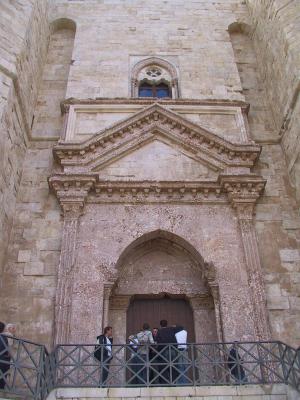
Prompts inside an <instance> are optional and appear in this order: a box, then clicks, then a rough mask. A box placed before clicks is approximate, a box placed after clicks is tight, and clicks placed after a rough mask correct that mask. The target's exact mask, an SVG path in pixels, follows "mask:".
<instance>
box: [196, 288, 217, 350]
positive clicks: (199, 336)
mask: <svg viewBox="0 0 300 400" xmlns="http://www.w3.org/2000/svg"><path fill="white" fill-rule="evenodd" d="M189 300H190V304H191V307H192V310H193V315H194V325H195V340H196V343H203V342H215V341H216V340H217V336H216V333H217V330H218V329H217V327H216V319H215V313H214V311H215V310H214V301H213V298H212V296H211V295H210V294H209V293H203V294H199V295H196V296H192V297H190V298H189Z"/></svg>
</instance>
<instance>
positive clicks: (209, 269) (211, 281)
mask: <svg viewBox="0 0 300 400" xmlns="http://www.w3.org/2000/svg"><path fill="white" fill-rule="evenodd" d="M204 274H205V277H206V279H207V282H208V286H209V288H210V291H211V294H212V297H213V300H214V307H215V314H216V325H217V335H218V341H219V342H223V340H224V334H223V322H222V313H221V303H220V291H219V285H218V282H217V271H216V268H215V266H214V264H213V263H212V262H209V263H205V272H204Z"/></svg>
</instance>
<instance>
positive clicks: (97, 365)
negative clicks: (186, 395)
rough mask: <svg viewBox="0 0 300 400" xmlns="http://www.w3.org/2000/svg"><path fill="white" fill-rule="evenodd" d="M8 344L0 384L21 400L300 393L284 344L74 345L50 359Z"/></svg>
mask: <svg viewBox="0 0 300 400" xmlns="http://www.w3.org/2000/svg"><path fill="white" fill-rule="evenodd" d="M0 340H1V335H0ZM8 340H9V341H10V343H9V344H8V345H7V346H6V350H7V351H8V352H9V354H10V357H11V359H10V361H7V362H6V364H7V365H8V366H9V367H8V368H7V371H6V372H5V373H4V374H3V373H2V372H1V370H0V380H1V379H3V381H4V382H5V384H6V387H5V391H6V392H8V393H14V394H20V395H22V398H28V399H34V400H43V399H45V398H46V396H47V394H48V393H49V392H50V391H51V390H52V389H53V388H57V387H60V388H63V387H66V388H68V387H76V388H78V387H135V386H203V385H244V384H272V383H285V384H290V385H291V386H293V387H294V388H295V389H297V390H298V391H300V352H299V350H298V351H296V350H295V349H293V348H292V347H289V346H287V345H285V344H283V343H281V342H234V343H205V344H188V345H187V346H186V349H178V346H177V345H175V344H163V345H162V344H159V345H151V346H150V345H143V346H131V345H128V344H116V345H112V347H111V348H109V347H106V346H105V345H97V346H95V345H94V344H91V345H86V344H84V345H83V344H78V345H77V344H69V345H59V346H56V348H55V349H54V350H53V352H51V353H50V354H48V353H47V350H46V349H45V347H44V346H41V345H38V344H35V343H32V342H28V341H25V340H20V339H15V338H9V339H8ZM110 350H111V352H110ZM1 354H2V353H1ZM1 354H0V360H2V359H3V358H2V355H1ZM3 354H4V353H3ZM3 365H4V364H3V361H0V366H3ZM0 393H1V392H0Z"/></svg>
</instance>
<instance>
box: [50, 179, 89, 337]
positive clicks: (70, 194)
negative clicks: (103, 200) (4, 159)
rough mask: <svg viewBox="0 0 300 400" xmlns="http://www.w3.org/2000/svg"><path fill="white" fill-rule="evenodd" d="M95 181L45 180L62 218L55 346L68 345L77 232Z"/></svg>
mask: <svg viewBox="0 0 300 400" xmlns="http://www.w3.org/2000/svg"><path fill="white" fill-rule="evenodd" d="M95 181H96V179H95V177H93V176H79V175H63V174H61V175H54V176H52V177H51V178H49V186H50V188H51V189H53V190H54V192H55V194H56V196H57V198H58V200H59V203H60V205H61V207H62V210H63V217H64V223H63V232H62V242H61V254H60V260H59V266H58V271H57V289H56V297H55V318H54V321H55V333H54V343H55V344H64V343H69V338H70V322H71V311H72V288H73V278H74V276H73V275H74V265H75V260H76V245H77V230H78V225H79V219H80V216H81V215H82V213H83V208H84V204H85V200H86V197H87V195H88V192H89V190H90V189H91V187H92V186H93V184H94V182H95Z"/></svg>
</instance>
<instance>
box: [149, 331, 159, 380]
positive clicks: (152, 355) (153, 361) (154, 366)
mask: <svg viewBox="0 0 300 400" xmlns="http://www.w3.org/2000/svg"><path fill="white" fill-rule="evenodd" d="M157 334H158V328H153V329H152V336H153V340H154V343H155V344H153V345H152V346H151V347H150V351H149V360H150V366H151V370H150V381H151V383H153V384H156V383H159V379H158V378H159V375H158V362H159V356H158V354H157V346H156V343H157Z"/></svg>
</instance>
